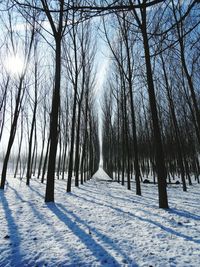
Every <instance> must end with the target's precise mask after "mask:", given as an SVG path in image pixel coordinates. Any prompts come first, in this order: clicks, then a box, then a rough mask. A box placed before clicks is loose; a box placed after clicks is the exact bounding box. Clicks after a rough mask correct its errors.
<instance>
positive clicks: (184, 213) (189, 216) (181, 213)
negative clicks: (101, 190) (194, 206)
mask: <svg viewBox="0 0 200 267" xmlns="http://www.w3.org/2000/svg"><path fill="white" fill-rule="evenodd" d="M168 213H171V214H175V215H178V216H181V217H184V218H187V219H192V220H195V221H198V222H200V216H199V215H196V214H193V213H190V212H189V211H185V210H177V209H175V208H171V209H169V210H168Z"/></svg>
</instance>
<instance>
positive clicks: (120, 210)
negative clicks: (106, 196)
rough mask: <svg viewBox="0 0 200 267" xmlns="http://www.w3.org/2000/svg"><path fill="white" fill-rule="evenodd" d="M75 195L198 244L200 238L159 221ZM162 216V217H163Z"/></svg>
mask: <svg viewBox="0 0 200 267" xmlns="http://www.w3.org/2000/svg"><path fill="white" fill-rule="evenodd" d="M76 196H77V197H79V198H81V199H82V200H84V201H88V202H91V203H95V204H96V205H100V206H103V207H107V208H110V209H112V210H114V211H117V212H118V213H119V214H121V215H122V216H124V215H125V214H126V215H128V216H129V217H132V218H135V219H138V220H140V221H143V222H147V223H150V224H152V225H154V226H156V227H158V228H160V229H162V230H164V231H166V232H168V233H170V234H172V235H175V236H177V237H182V238H183V239H185V240H187V241H192V242H194V243H196V244H200V239H198V240H196V239H194V238H193V237H191V236H188V235H186V234H183V233H180V232H178V231H176V230H174V229H172V228H170V227H167V226H164V225H162V224H161V223H159V222H156V221H153V220H151V219H148V218H145V217H141V216H139V215H136V214H133V213H131V212H127V211H124V210H122V209H121V208H116V207H115V208H114V207H112V206H111V205H108V204H101V203H98V202H96V201H95V200H94V199H93V200H91V201H90V200H88V199H86V198H85V197H80V196H78V195H76ZM169 211H170V209H169V210H166V212H169ZM163 218H164V217H163ZM187 218H188V217H187Z"/></svg>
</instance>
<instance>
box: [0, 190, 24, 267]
mask: <svg viewBox="0 0 200 267" xmlns="http://www.w3.org/2000/svg"><path fill="white" fill-rule="evenodd" d="M0 200H1V203H2V207H3V210H4V213H5V218H6V221H7V227H8V233H7V234H5V237H4V238H5V242H7V244H6V246H9V250H10V251H11V253H10V255H9V256H8V258H7V259H5V258H4V259H2V260H3V265H1V259H0V265H1V266H5V265H4V264H5V263H7V264H8V265H9V266H23V257H22V254H21V251H20V244H21V237H20V234H19V229H18V226H17V224H16V222H15V219H14V217H13V215H12V211H11V209H10V207H9V204H8V201H7V199H6V197H5V195H4V192H3V191H1V190H0ZM1 234H2V233H1ZM6 237H7V238H6ZM6 240H7V241H6ZM13 255H17V257H15V256H13Z"/></svg>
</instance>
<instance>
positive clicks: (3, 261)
mask: <svg viewBox="0 0 200 267" xmlns="http://www.w3.org/2000/svg"><path fill="white" fill-rule="evenodd" d="M65 189H66V181H62V180H59V181H56V194H55V200H56V203H55V204H53V203H51V204H45V203H44V199H43V196H44V191H45V185H42V184H40V183H39V181H38V180H31V186H30V187H27V186H26V185H25V181H20V180H18V179H13V178H10V179H8V184H7V186H6V190H5V192H2V191H0V266H1V267H8V266H12V267H15V266H19V267H24V266H30V267H31V266H33V267H34V266H35V267H36V266H52V267H54V266H56V267H57V266H60V267H64V266H74V267H78V266H81V267H82V266H161V267H165V266H181V267H185V266H196V267H198V266H200V192H199V191H200V186H199V185H194V186H192V187H189V188H188V192H187V193H184V192H182V189H181V185H171V186H169V188H168V192H169V204H170V209H169V210H161V209H158V201H157V187H156V186H155V185H153V184H146V185H145V184H143V185H142V192H143V196H142V197H139V196H136V195H135V190H134V185H133V189H132V191H128V190H127V189H126V188H125V187H122V186H121V185H120V184H118V183H116V182H110V181H109V178H108V177H107V176H106V174H105V173H104V172H103V170H101V169H100V170H99V171H98V172H97V173H96V175H95V177H94V179H92V180H90V181H88V182H87V183H86V184H84V185H83V186H80V188H73V192H72V193H70V194H67V193H66V192H65Z"/></svg>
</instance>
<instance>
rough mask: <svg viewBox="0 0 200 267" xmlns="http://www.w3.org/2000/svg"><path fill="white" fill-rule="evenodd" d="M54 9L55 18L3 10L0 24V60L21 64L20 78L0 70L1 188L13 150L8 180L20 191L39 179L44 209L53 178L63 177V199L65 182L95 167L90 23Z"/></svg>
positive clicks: (19, 9) (81, 179) (90, 172)
mask: <svg viewBox="0 0 200 267" xmlns="http://www.w3.org/2000/svg"><path fill="white" fill-rule="evenodd" d="M55 2H56V3H55V4H56V6H55V7H54V8H55V9H58V10H59V11H58V12H56V13H53V12H52V11H51V10H50V9H51V3H50V4H48V3H47V2H46V1H41V8H43V10H35V9H34V8H33V7H32V6H31V5H30V6H28V7H26V8H24V6H21V5H16V6H15V5H14V6H11V7H10V6H9V7H7V8H6V12H4V13H3V16H2V21H1V22H2V24H3V25H4V28H3V30H2V40H4V42H3V41H2V47H1V51H2V53H1V58H3V57H4V58H6V57H8V58H9V57H10V61H11V63H12V64H14V62H15V61H14V59H16V57H19V56H21V57H22V58H24V59H23V60H24V63H23V68H22V70H17V66H16V67H15V66H11V70H9V69H7V68H6V64H4V63H5V62H1V64H2V69H3V72H2V74H1V91H2V92H1V99H0V101H1V102H0V104H1V106H0V107H1V125H0V127H1V136H0V137H1V141H2V142H4V143H5V140H6V142H7V146H6V148H5V152H4V153H5V154H4V157H3V164H2V173H1V186H0V187H1V189H4V187H5V182H6V176H7V170H8V164H9V159H10V156H11V151H12V148H13V149H14V150H13V151H15V158H16V165H15V174H14V175H15V176H16V175H17V174H18V173H19V172H20V176H21V177H22V176H25V177H26V184H27V185H29V184H30V179H31V177H32V175H35V176H37V178H38V179H39V178H40V179H41V182H44V179H45V178H46V194H45V201H46V202H49V201H54V183H55V175H56V176H57V178H59V177H60V176H61V177H62V179H64V177H65V174H66V176H67V188H66V190H67V192H70V191H71V185H72V178H74V181H75V185H76V186H79V183H83V182H84V181H86V180H87V179H88V178H90V177H92V175H93V173H94V172H95V171H96V170H97V169H98V163H99V138H98V132H99V129H98V114H97V110H96V107H95V106H96V104H95V98H94V89H95V75H96V74H95V62H94V60H95V54H96V47H95V38H94V37H95V36H93V34H92V32H93V30H92V26H91V23H90V20H87V21H83V22H82V23H76V21H77V20H81V16H80V15H76V14H75V12H72V13H69V12H67V11H65V10H64V1H55ZM9 4H10V1H8V5H9ZM16 25H17V26H16ZM52 51H53V55H52ZM5 55H6V56H5ZM18 67H19V66H18ZM12 69H13V70H14V71H13V72H12ZM3 135H6V136H7V139H6V137H5V136H3ZM16 137H18V144H17V140H16ZM13 144H14V146H13ZM45 175H46V176H45Z"/></svg>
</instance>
